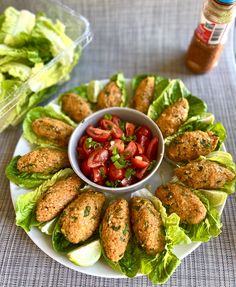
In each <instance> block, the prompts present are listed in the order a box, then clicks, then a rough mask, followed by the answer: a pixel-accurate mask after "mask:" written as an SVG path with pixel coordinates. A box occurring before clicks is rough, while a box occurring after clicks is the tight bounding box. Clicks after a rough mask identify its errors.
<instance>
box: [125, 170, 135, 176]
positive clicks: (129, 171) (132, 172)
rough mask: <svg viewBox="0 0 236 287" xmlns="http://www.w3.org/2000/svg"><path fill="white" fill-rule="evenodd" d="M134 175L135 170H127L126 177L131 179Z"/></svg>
mask: <svg viewBox="0 0 236 287" xmlns="http://www.w3.org/2000/svg"><path fill="white" fill-rule="evenodd" d="M132 175H135V170H134V169H133V168H127V170H126V172H125V177H126V178H129V177H131V176H132Z"/></svg>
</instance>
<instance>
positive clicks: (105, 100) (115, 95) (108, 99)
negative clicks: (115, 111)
mask: <svg viewBox="0 0 236 287" xmlns="http://www.w3.org/2000/svg"><path fill="white" fill-rule="evenodd" d="M121 103H122V93H121V90H120V88H119V87H118V86H117V84H116V83H115V82H114V81H111V82H109V83H108V84H107V85H106V86H105V87H104V88H103V89H102V90H101V92H100V93H99V95H98V108H99V109H104V108H109V107H119V106H120V105H121Z"/></svg>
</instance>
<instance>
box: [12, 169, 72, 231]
mask: <svg viewBox="0 0 236 287" xmlns="http://www.w3.org/2000/svg"><path fill="white" fill-rule="evenodd" d="M72 174H73V170H72V169H70V168H66V169H64V170H60V171H59V172H57V173H55V174H54V175H53V176H52V178H51V179H49V180H47V181H45V182H44V183H43V184H42V185H40V186H39V187H38V188H37V189H36V190H35V191H31V192H27V193H25V194H22V195H20V196H19V197H18V198H17V201H16V225H17V226H20V227H22V228H23V229H24V230H25V231H26V232H29V231H30V229H31V228H32V227H33V226H38V225H40V224H41V223H39V222H37V220H36V218H35V208H36V203H37V201H38V200H39V198H40V197H41V195H42V194H43V193H44V192H46V191H47V190H48V189H49V188H50V187H51V186H53V185H54V184H55V183H56V182H57V181H58V180H61V179H65V178H67V177H68V176H70V175H72Z"/></svg>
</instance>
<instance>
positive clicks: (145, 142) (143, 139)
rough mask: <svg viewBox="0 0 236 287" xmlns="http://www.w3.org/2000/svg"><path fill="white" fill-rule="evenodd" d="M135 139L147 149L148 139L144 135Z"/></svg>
mask: <svg viewBox="0 0 236 287" xmlns="http://www.w3.org/2000/svg"><path fill="white" fill-rule="evenodd" d="M137 141H138V143H139V144H140V145H141V147H142V148H143V149H144V150H147V148H148V146H149V143H150V141H149V139H148V138H147V137H146V136H140V137H139V139H138V140H137Z"/></svg>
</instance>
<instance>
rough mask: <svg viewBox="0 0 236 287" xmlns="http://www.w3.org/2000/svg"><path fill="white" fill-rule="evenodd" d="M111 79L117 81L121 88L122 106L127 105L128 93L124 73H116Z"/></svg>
mask: <svg viewBox="0 0 236 287" xmlns="http://www.w3.org/2000/svg"><path fill="white" fill-rule="evenodd" d="M110 80H111V81H115V82H116V84H117V86H118V87H119V88H120V90H121V94H122V102H121V104H120V106H121V107H125V106H126V105H127V101H128V95H127V89H126V84H125V78H124V75H123V74H122V73H118V74H115V75H113V76H112V77H111V79H110Z"/></svg>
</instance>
